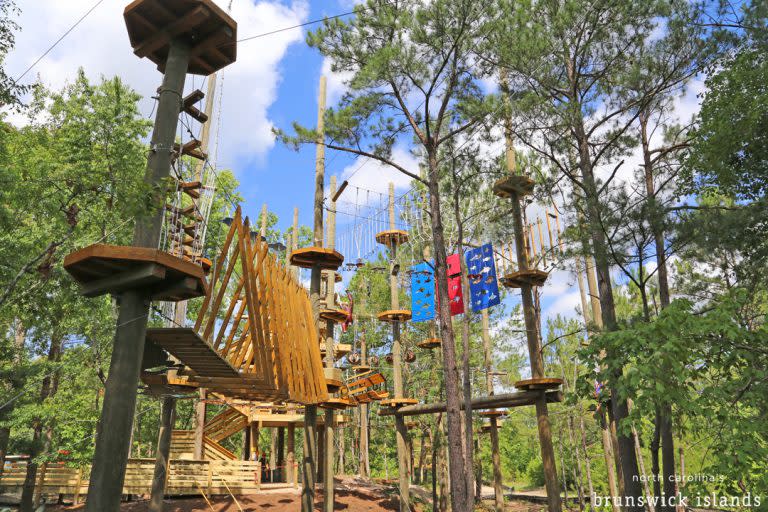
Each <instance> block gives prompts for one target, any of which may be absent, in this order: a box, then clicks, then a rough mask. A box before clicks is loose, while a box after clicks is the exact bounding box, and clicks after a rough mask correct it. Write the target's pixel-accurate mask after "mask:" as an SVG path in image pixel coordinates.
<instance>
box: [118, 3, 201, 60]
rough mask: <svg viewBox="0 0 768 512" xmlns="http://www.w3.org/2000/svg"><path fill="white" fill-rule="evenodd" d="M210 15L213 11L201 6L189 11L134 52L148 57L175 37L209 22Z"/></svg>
mask: <svg viewBox="0 0 768 512" xmlns="http://www.w3.org/2000/svg"><path fill="white" fill-rule="evenodd" d="M210 15H211V11H210V10H209V9H208V8H207V7H205V6H204V5H201V6H199V7H197V8H195V9H193V10H191V11H189V12H188V13H187V14H185V15H184V16H182V17H181V18H179V19H178V20H176V21H174V22H173V23H171V24H170V25H168V26H166V27H164V28H163V29H161V30H159V31H157V32H155V33H154V34H152V35H151V36H150V37H148V38H146V39H145V40H144V41H142V42H141V44H139V45H138V46H137V47H136V48H135V49H134V51H133V52H134V53H135V54H136V55H137V56H139V57H142V58H143V57H147V56H148V55H150V54H152V53H154V52H156V51H157V50H159V49H160V48H162V47H163V46H165V45H167V44H168V43H169V42H170V40H171V39H172V38H173V37H175V36H177V35H179V34H181V33H183V32H186V31H188V30H191V29H192V28H194V27H195V26H197V25H199V24H200V23H202V22H203V21H205V20H207V19H208V18H209V17H210Z"/></svg>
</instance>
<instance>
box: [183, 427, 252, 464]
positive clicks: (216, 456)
mask: <svg viewBox="0 0 768 512" xmlns="http://www.w3.org/2000/svg"><path fill="white" fill-rule="evenodd" d="M170 457H171V459H174V460H195V431H194V430H174V431H173V434H172V435H171V455H170ZM203 458H204V459H205V460H238V457H237V455H235V454H234V453H232V452H231V451H229V450H227V449H226V448H224V447H223V446H221V445H220V444H219V443H218V442H217V441H214V440H213V439H211V438H209V437H208V436H204V437H203Z"/></svg>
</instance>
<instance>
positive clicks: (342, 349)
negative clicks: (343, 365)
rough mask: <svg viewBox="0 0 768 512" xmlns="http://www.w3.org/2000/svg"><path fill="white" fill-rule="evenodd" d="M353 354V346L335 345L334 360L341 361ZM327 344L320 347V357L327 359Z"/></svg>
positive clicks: (345, 344)
mask: <svg viewBox="0 0 768 512" xmlns="http://www.w3.org/2000/svg"><path fill="white" fill-rule="evenodd" d="M350 352H352V345H350V344H349V343H334V344H333V358H334V359H340V358H342V357H344V356H345V355H347V354H349V353H350ZM325 353H326V350H325V343H323V344H322V345H320V356H321V357H325Z"/></svg>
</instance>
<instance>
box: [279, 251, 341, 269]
mask: <svg viewBox="0 0 768 512" xmlns="http://www.w3.org/2000/svg"><path fill="white" fill-rule="evenodd" d="M290 259H291V265H293V266H294V267H299V268H312V267H314V266H318V267H320V269H321V270H333V271H336V270H338V269H339V267H340V266H341V265H342V264H343V263H344V256H342V255H341V254H340V253H339V252H337V251H335V250H333V249H326V248H324V247H303V248H301V249H296V250H295V251H293V252H292V253H291V257H290Z"/></svg>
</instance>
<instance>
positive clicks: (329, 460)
mask: <svg viewBox="0 0 768 512" xmlns="http://www.w3.org/2000/svg"><path fill="white" fill-rule="evenodd" d="M330 192H331V197H333V196H335V195H336V176H331V190H330ZM328 248H329V249H335V248H336V201H331V208H330V211H329V212H328ZM327 276H328V282H327V283H326V284H325V290H326V295H325V303H326V307H327V308H329V309H335V308H336V290H335V288H336V272H334V271H333V270H331V271H329V272H328V274H327ZM325 330H326V339H325V354H326V358H325V367H326V368H333V365H334V355H335V354H334V339H333V334H334V331H335V330H336V322H334V321H333V320H327V321H326V325H325ZM333 421H334V411H333V409H326V410H325V422H324V423H325V426H324V429H323V430H324V432H325V452H324V457H325V458H324V460H323V510H324V511H325V512H333V509H334V500H335V490H334V488H333V459H334V448H335V446H334V442H333V440H334V434H335V430H336V428H335V425H334V424H333Z"/></svg>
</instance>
